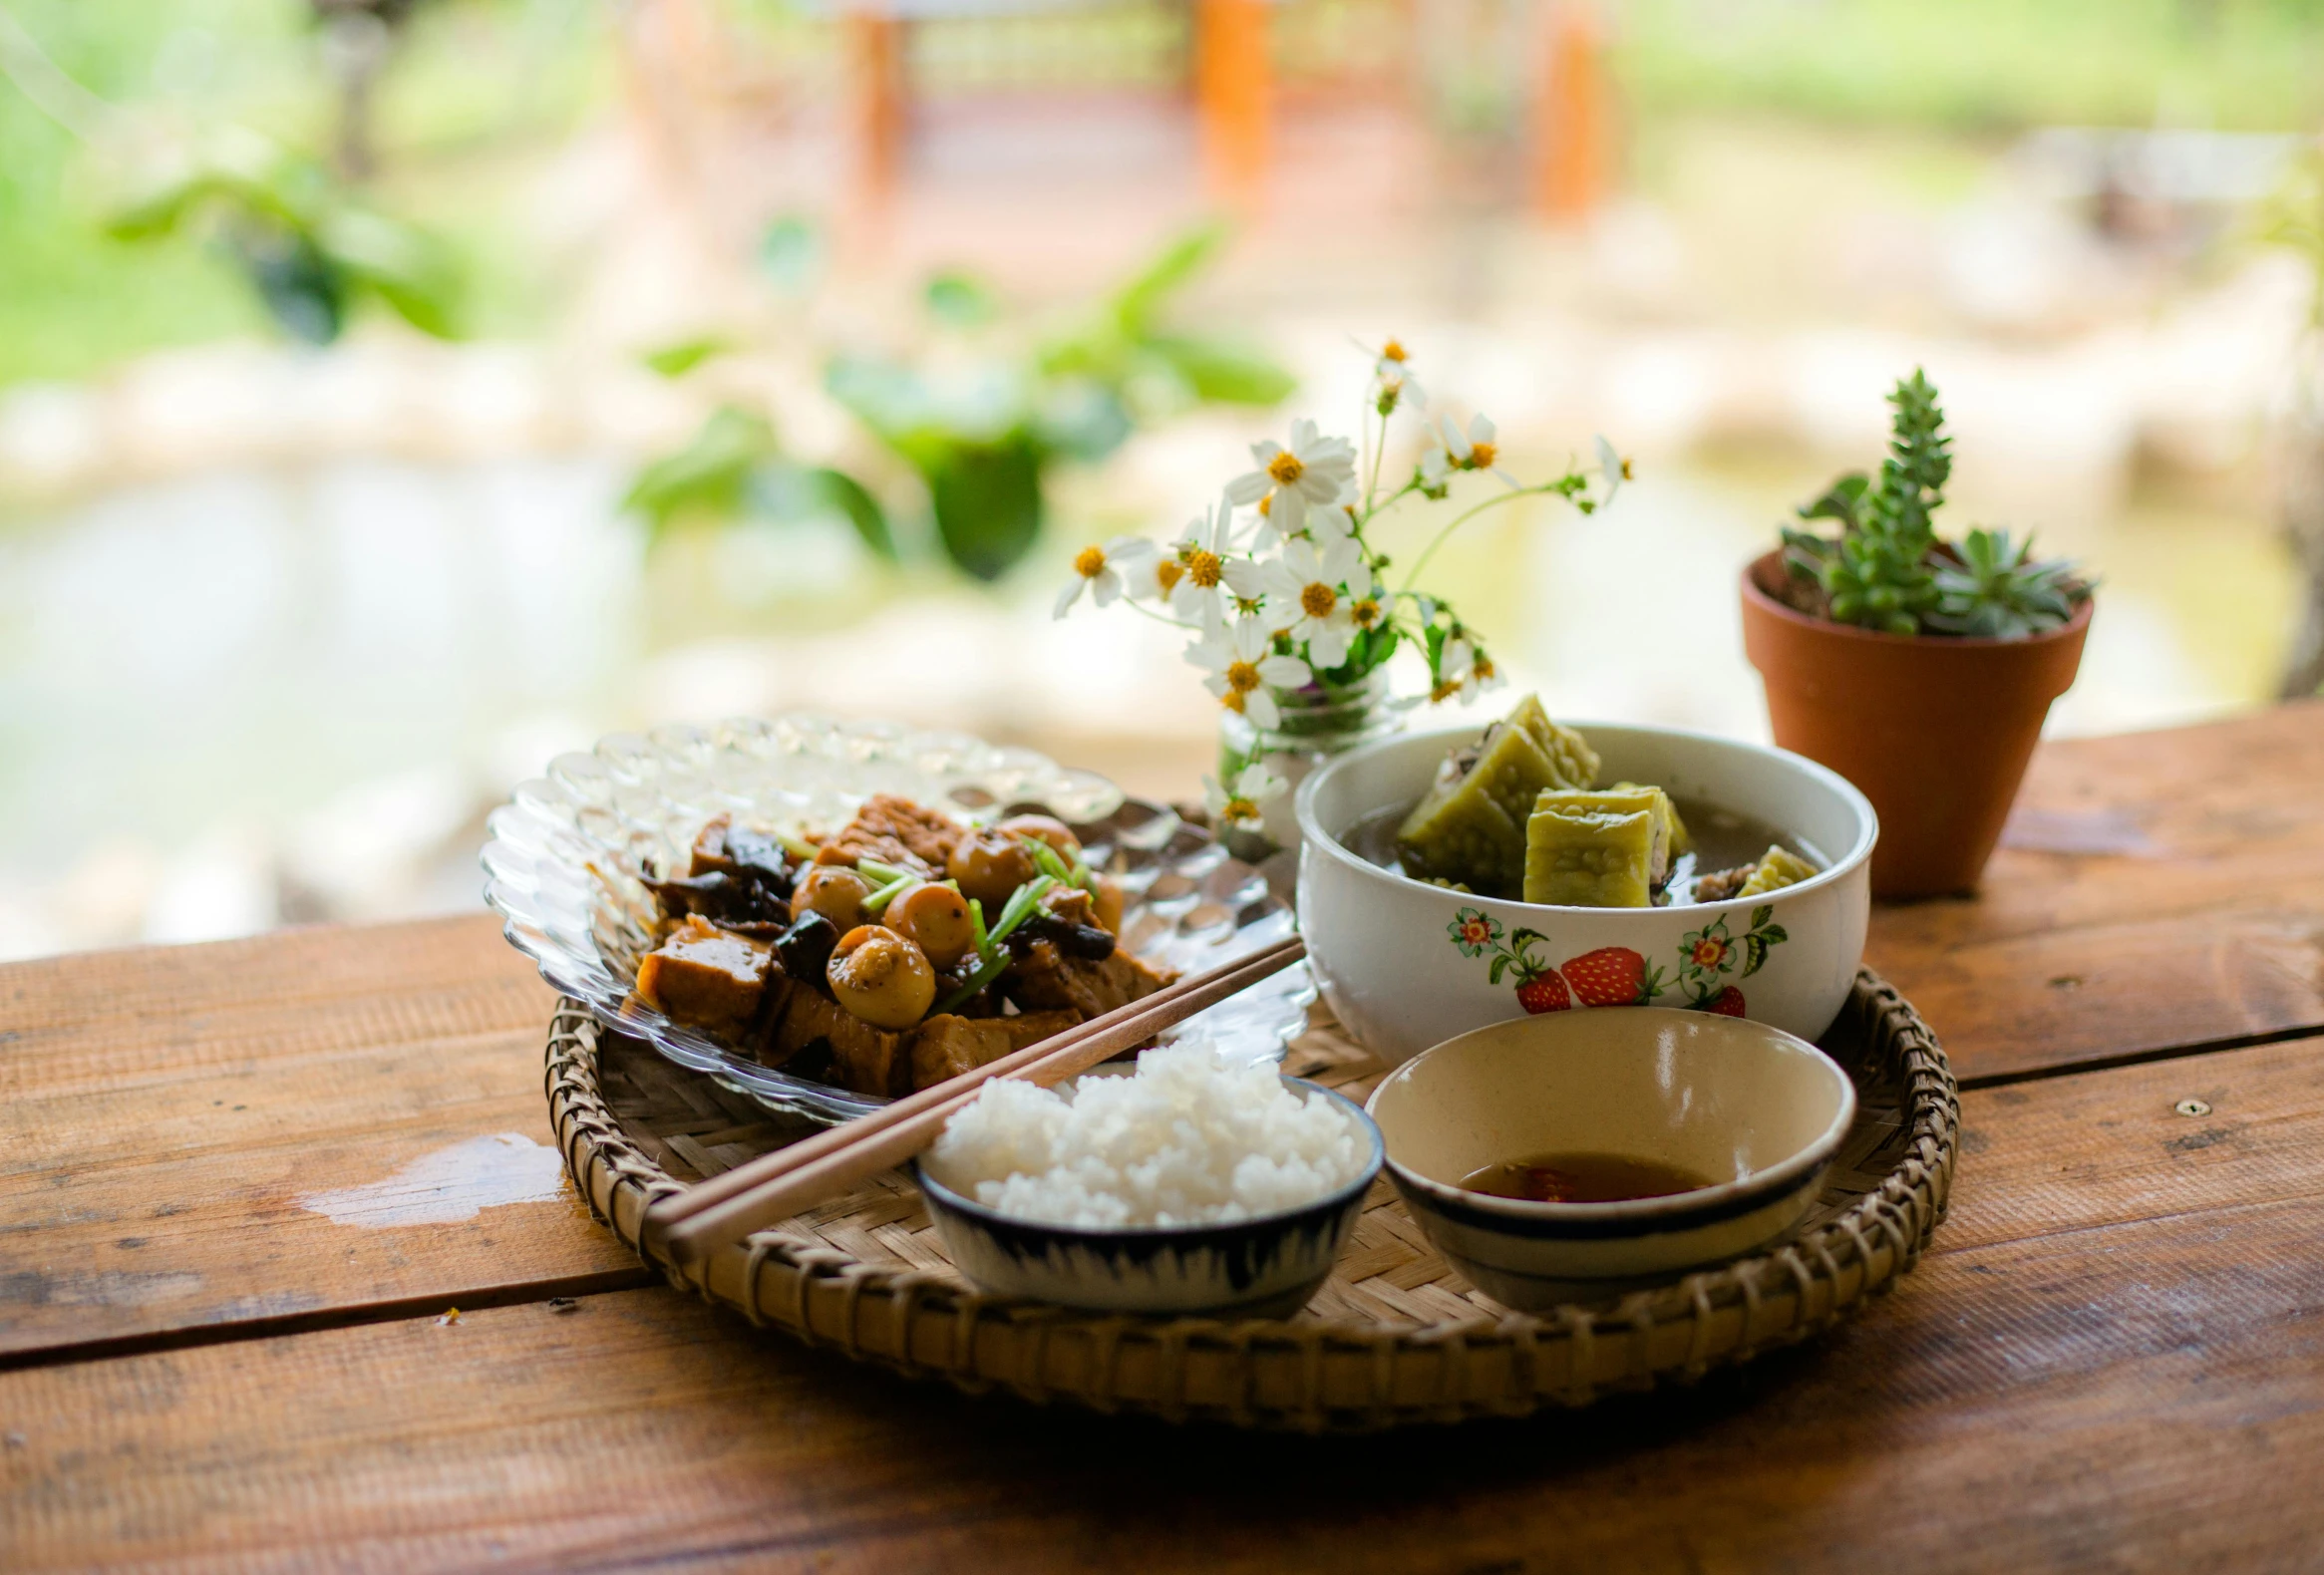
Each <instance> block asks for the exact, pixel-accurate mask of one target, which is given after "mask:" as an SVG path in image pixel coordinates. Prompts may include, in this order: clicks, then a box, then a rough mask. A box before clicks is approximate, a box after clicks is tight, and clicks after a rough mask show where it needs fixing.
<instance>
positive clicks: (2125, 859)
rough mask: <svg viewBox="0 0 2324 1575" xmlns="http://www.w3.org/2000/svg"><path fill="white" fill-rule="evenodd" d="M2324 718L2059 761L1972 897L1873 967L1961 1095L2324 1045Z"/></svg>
mask: <svg viewBox="0 0 2324 1575" xmlns="http://www.w3.org/2000/svg"><path fill="white" fill-rule="evenodd" d="M2320 785H2324V702H2304V703H2301V704H2296V705H2287V706H2279V707H2277V708H2275V709H2274V710H2272V711H2268V712H2264V713H2261V714H2259V715H2256V716H2253V717H2248V718H2244V719H2240V720H2237V721H2233V722H2223V723H2218V724H2216V725H2212V726H2206V727H2199V728H2184V729H2178V730H2174V731H2171V732H2166V733H2147V734H2127V735H2123V736H2120V737H2115V738H2103V739H2076V740H2071V741H2066V742H2062V743H2055V744H2047V745H2044V746H2043V747H2042V750H2041V752H2040V753H2039V754H2038V755H2037V756H2036V757H2035V760H2034V765H2033V770H2032V772H2031V773H2030V774H2029V776H2028V778H2027V781H2026V787H2025V791H2024V793H2023V795H2022V796H2021V798H2020V801H2019V808H2018V812H2017V813H2016V815H2015V816H2014V817H2013V818H2012V821H2011V829H2010V831H2009V832H2008V833H2007V835H2006V837H2005V840H2004V845H2003V847H2002V849H2001V851H2000V852H1999V853H1998V854H1996V855H1995V857H1994V860H1993V864H1992V867H1991V868H1990V869H1989V870H1988V871H1987V874H1986V879H1985V885H1984V889H1983V891H1982V892H1981V894H1980V895H1979V896H1978V897H1977V898H1976V899H1975V900H1968V899H1960V898H1954V899H1945V900H1939V901H1932V902H1922V903H1913V904H1909V905H1900V906H1893V907H1883V908H1880V909H1878V910H1876V911H1875V912H1874V914H1873V916H1872V936H1871V944H1870V947H1869V954H1868V958H1867V960H1868V961H1869V962H1870V963H1871V965H1872V966H1873V967H1875V968H1877V969H1879V970H1880V972H1882V973H1883V974H1885V975H1887V976H1888V978H1890V979H1891V980H1893V981H1894V982H1895V983H1896V985H1897V987H1898V988H1899V989H1901V990H1902V991H1904V993H1905V994H1906V995H1907V996H1909V997H1911V999H1912V1002H1913V1004H1914V1005H1915V1006H1917V1007H1919V1008H1920V1011H1921V1013H1922V1015H1923V1016H1925V1017H1926V1018H1927V1019H1928V1020H1929V1022H1930V1023H1931V1024H1932V1025H1934V1026H1935V1028H1936V1031H1937V1033H1938V1035H1939V1036H1940V1037H1941V1038H1942V1039H1943V1041H1944V1044H1945V1050H1946V1053H1947V1054H1948V1055H1949V1056H1951V1058H1952V1061H1953V1070H1954V1072H1955V1073H1956V1074H1958V1075H1959V1076H1961V1077H1962V1078H1965V1079H1971V1080H1975V1079H1983V1078H1993V1077H2003V1076H2012V1075H2016V1074H2020V1073H2024V1072H2028V1071H2035V1070H2040V1069H2044V1068H2050V1067H2058V1066H2066V1065H2073V1064H2079V1063H2086V1062H2091V1061H2100V1060H2108V1059H2128V1058H2132V1057H2137V1056H2143V1055H2152V1054H2155V1053H2158V1052H2164V1051H2168V1050H2170V1049H2172V1048H2175V1047H2185V1046H2189V1045H2211V1044H2219V1043H2222V1042H2233V1041H2236V1040H2248V1039H2250V1038H2253V1037H2256V1036H2262V1035H2270V1034H2284V1033H2297V1032H2311V1031H2314V1030H2316V1029H2319V1028H2324V788H2320Z"/></svg>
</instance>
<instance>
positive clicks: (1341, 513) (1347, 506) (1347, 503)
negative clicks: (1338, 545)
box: [1307, 496, 1356, 541]
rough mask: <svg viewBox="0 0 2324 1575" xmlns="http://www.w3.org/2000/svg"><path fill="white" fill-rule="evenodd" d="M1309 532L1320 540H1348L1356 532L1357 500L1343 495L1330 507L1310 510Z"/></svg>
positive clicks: (1308, 516) (1308, 517)
mask: <svg viewBox="0 0 2324 1575" xmlns="http://www.w3.org/2000/svg"><path fill="white" fill-rule="evenodd" d="M1307 533H1308V534H1309V535H1310V536H1313V537H1314V538H1315V539H1316V540H1318V541H1346V540H1350V539H1352V538H1353V537H1354V536H1355V534H1356V500H1355V498H1353V497H1352V496H1351V497H1342V498H1341V499H1340V500H1339V501H1338V502H1336V503H1333V504H1332V505H1331V506H1330V507H1328V508H1314V509H1310V510H1308V514H1307Z"/></svg>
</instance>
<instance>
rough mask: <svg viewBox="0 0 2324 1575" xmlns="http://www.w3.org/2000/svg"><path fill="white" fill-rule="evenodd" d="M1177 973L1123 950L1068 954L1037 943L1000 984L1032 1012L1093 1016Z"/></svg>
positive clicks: (1140, 997)
mask: <svg viewBox="0 0 2324 1575" xmlns="http://www.w3.org/2000/svg"><path fill="white" fill-rule="evenodd" d="M1176 977H1177V976H1176V975H1175V974H1172V973H1166V972H1163V971H1161V970H1157V969H1154V968H1150V967H1148V966H1147V965H1146V964H1145V963H1142V962H1140V961H1139V960H1138V959H1137V958H1135V957H1133V956H1131V955H1130V954H1129V953H1128V952H1126V951H1123V950H1121V949H1120V948H1116V950H1115V952H1114V954H1113V955H1112V956H1110V957H1106V958H1103V959H1098V960H1091V959H1085V958H1080V957H1067V956H1065V955H1064V954H1063V953H1061V952H1059V951H1058V949H1057V947H1056V946H1055V945H1054V944H1053V943H1051V942H1049V941H1035V942H1034V943H1033V944H1032V945H1030V946H1028V947H1026V948H1025V954H1024V955H1023V956H1022V957H1020V958H1018V959H1017V961H1016V962H1015V963H1014V964H1013V965H1011V967H1010V969H1009V971H1008V973H1006V974H1004V975H1003V976H1002V987H1003V989H1004V990H1005V991H1006V992H1007V994H1008V996H1009V998H1010V999H1011V1000H1013V1001H1015V1002H1016V1003H1017V1004H1018V1005H1019V1006H1020V1007H1023V1008H1024V1009H1025V1010H1026V1011H1027V1012H1028V1013H1031V1012H1041V1011H1070V1012H1077V1013H1079V1014H1081V1016H1083V1017H1085V1018H1092V1017H1098V1016H1101V1015H1102V1014H1104V1013H1107V1012H1111V1011H1113V1010H1114V1009H1115V1008H1116V1007H1118V1006H1126V1005H1128V1004H1129V1003H1130V1002H1132V1001H1138V1000H1143V999H1144V998H1146V997H1147V996H1150V995H1152V994H1154V993H1155V992H1156V991H1157V990H1160V989H1161V988H1162V986H1163V985H1166V984H1168V983H1169V982H1170V981H1171V980H1172V979H1174V978H1176Z"/></svg>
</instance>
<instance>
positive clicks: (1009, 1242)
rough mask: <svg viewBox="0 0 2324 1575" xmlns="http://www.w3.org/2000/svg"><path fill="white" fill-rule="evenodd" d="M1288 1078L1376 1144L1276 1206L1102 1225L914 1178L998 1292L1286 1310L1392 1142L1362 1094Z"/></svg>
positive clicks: (1329, 1259) (936, 1216)
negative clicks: (1221, 1216) (1293, 1204)
mask: <svg viewBox="0 0 2324 1575" xmlns="http://www.w3.org/2000/svg"><path fill="white" fill-rule="evenodd" d="M1283 1083H1284V1086H1285V1087H1286V1088H1289V1089H1291V1090H1292V1091H1293V1092H1295V1093H1300V1094H1320V1095H1322V1096H1323V1097H1324V1098H1325V1099H1327V1100H1330V1101H1332V1102H1334V1103H1337V1104H1339V1105H1341V1106H1342V1107H1343V1108H1345V1109H1346V1110H1347V1111H1348V1113H1349V1114H1351V1115H1353V1116H1355V1117H1356V1119H1357V1120H1358V1121H1359V1122H1360V1123H1361V1124H1362V1127H1363V1131H1364V1135H1365V1140H1366V1141H1368V1142H1369V1143H1370V1144H1371V1149H1372V1151H1371V1157H1370V1159H1369V1161H1368V1162H1367V1163H1366V1164H1365V1166H1364V1171H1363V1174H1362V1175H1360V1176H1358V1177H1357V1178H1356V1179H1355V1180H1353V1181H1351V1182H1349V1183H1348V1184H1347V1185H1346V1186H1344V1187H1341V1188H1340V1189H1339V1190H1338V1191H1336V1192H1333V1193H1331V1194H1330V1195H1329V1196H1326V1197H1322V1198H1318V1199H1317V1200H1316V1201H1315V1202H1313V1203H1307V1204H1302V1205H1301V1206H1300V1207H1298V1208H1294V1209H1286V1210H1284V1211H1283V1212H1281V1213H1278V1214H1263V1215H1260V1216H1258V1217H1256V1218H1254V1219H1238V1220H1233V1221H1230V1222H1228V1223H1225V1224H1218V1225H1156V1226H1146V1227H1140V1228H1131V1229H1124V1230H1093V1229H1089V1228H1085V1227H1076V1226H1070V1225H1048V1224H1043V1223H1041V1222H1039V1221H1037V1220H1025V1219H1016V1218H1012V1217H1011V1216H1009V1215H1006V1214H1002V1213H999V1212H998V1211H996V1210H994V1209H990V1208H987V1207H985V1206H984V1205H983V1204H982V1203H979V1202H977V1201H975V1200H974V1199H973V1198H968V1197H963V1196H962V1195H961V1194H960V1193H958V1192H955V1191H953V1190H952V1189H951V1188H950V1187H947V1186H945V1185H944V1184H943V1183H942V1182H940V1181H938V1180H936V1178H935V1177H933V1176H931V1175H930V1174H928V1171H927V1168H926V1167H925V1166H914V1173H915V1178H916V1179H917V1180H918V1181H919V1183H920V1191H921V1193H922V1195H923V1196H924V1197H925V1198H926V1200H927V1205H928V1217H929V1218H930V1219H931V1220H933V1221H934V1222H935V1225H936V1234H937V1235H938V1236H940V1237H942V1238H943V1241H944V1248H945V1250H946V1251H947V1252H948V1253H950V1254H951V1257H952V1264H953V1267H955V1268H957V1269H958V1270H959V1271H960V1272H961V1273H962V1274H964V1275H966V1276H968V1278H969V1279H970V1280H972V1281H974V1282H975V1283H976V1284H977V1285H978V1286H979V1287H980V1288H982V1289H983V1290H986V1291H989V1292H991V1293H992V1294H993V1295H995V1296H1015V1297H1025V1298H1028V1299H1030V1300H1033V1301H1041V1302H1055V1303H1057V1304H1059V1305H1060V1306H1064V1307H1079V1308H1086V1309H1089V1310H1092V1311H1097V1312H1113V1313H1166V1314H1192V1313H1204V1314H1218V1315H1229V1316H1234V1317H1242V1318H1287V1317H1289V1316H1290V1315H1291V1314H1293V1313H1295V1312H1297V1311H1298V1310H1299V1309H1300V1308H1302V1307H1304V1306H1306V1305H1307V1303H1308V1300H1309V1299H1310V1298H1312V1297H1313V1296H1314V1295H1315V1293H1316V1292H1317V1291H1318V1290H1320V1289H1322V1287H1323V1282H1324V1281H1325V1280H1327V1279H1329V1278H1330V1277H1331V1266H1332V1263H1333V1262H1334V1260H1336V1259H1337V1258H1338V1257H1339V1255H1340V1248H1341V1247H1342V1246H1344V1245H1346V1243H1347V1239H1348V1233H1349V1232H1350V1231H1351V1230H1353V1229H1354V1228H1355V1224H1356V1216H1357V1215H1358V1214H1360V1213H1362V1212H1363V1208H1364V1193H1365V1191H1366V1189H1367V1188H1369V1187H1370V1186H1371V1185H1372V1180H1373V1178H1374V1177H1375V1176H1377V1175H1379V1174H1380V1165H1381V1162H1382V1158H1383V1154H1384V1150H1383V1146H1382V1144H1381V1141H1380V1129H1379V1128H1378V1127H1376V1126H1374V1125H1373V1124H1372V1118H1371V1117H1370V1116H1369V1115H1366V1114H1365V1113H1364V1111H1363V1109H1362V1107H1360V1106H1359V1105H1357V1104H1356V1103H1354V1102H1353V1101H1350V1100H1348V1099H1347V1098H1345V1097H1344V1096H1341V1095H1338V1094H1334V1093H1332V1092H1331V1091H1330V1090H1329V1089H1324V1088H1319V1087H1318V1086H1316V1085H1315V1084H1312V1083H1305V1082H1302V1081H1301V1080H1299V1079H1297V1078H1285V1079H1284V1080H1283Z"/></svg>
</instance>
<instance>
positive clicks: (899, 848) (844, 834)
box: [824, 793, 968, 875]
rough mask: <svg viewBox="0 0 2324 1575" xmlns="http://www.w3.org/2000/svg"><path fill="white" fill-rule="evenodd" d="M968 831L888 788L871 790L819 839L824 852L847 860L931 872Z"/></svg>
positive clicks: (947, 857)
mask: <svg viewBox="0 0 2324 1575" xmlns="http://www.w3.org/2000/svg"><path fill="white" fill-rule="evenodd" d="M967 834H968V830H967V827H965V826H963V825H961V824H960V822H958V821H957V820H954V819H952V818H951V817H950V816H949V815H945V814H941V813H939V812H938V811H936V810H934V809H928V808H923V807H922V806H921V805H919V804H916V803H914V802H912V801H911V800H910V799H909V798H898V797H897V796H895V795H894V794H893V793H873V794H872V795H871V796H870V797H869V798H867V799H865V800H864V803H863V807H862V808H860V809H857V810H856V811H855V818H854V819H852V820H849V821H848V822H847V823H846V824H845V825H843V826H841V827H840V828H839V831H838V834H837V835H835V836H833V837H831V838H830V840H829V841H827V842H826V843H825V844H824V852H825V853H826V854H827V855H832V854H836V855H840V856H843V857H844V858H846V859H847V860H848V861H849V862H853V861H854V860H856V859H859V858H869V859H874V860H876V861H878V862H879V863H882V864H893V865H895V866H897V867H898V868H901V869H909V870H911V871H913V872H914V873H916V874H923V875H927V874H936V873H940V872H941V871H942V870H943V868H944V865H945V862H946V860H948V859H950V858H951V856H952V849H953V848H955V847H957V846H958V845H959V844H960V839H961V838H962V837H963V836H966V835H967Z"/></svg>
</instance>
